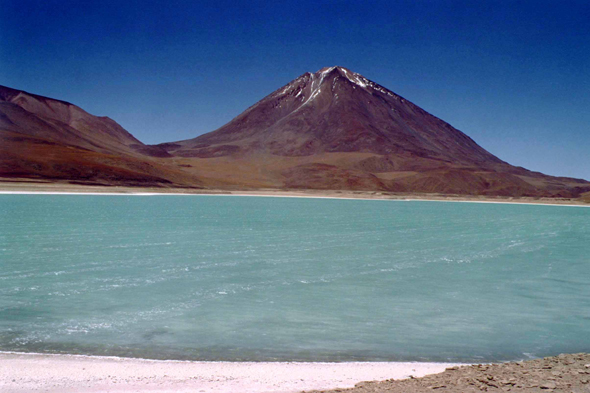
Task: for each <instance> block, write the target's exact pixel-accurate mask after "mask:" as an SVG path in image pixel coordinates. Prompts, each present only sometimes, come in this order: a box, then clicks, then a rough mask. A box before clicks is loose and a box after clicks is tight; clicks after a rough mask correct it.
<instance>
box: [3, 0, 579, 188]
mask: <svg viewBox="0 0 590 393" xmlns="http://www.w3.org/2000/svg"><path fill="white" fill-rule="evenodd" d="M0 5H1V7H0V8H1V10H0V84H2V85H6V86H9V87H13V88H17V89H22V90H26V91H29V92H31V93H36V94H41V95H45V96H49V97H54V98H59V99H63V100H66V101H70V102H72V103H74V104H76V105H78V106H80V107H82V108H83V109H85V110H87V111H88V112H90V113H92V114H94V115H100V116H109V117H111V118H113V119H115V120H116V121H117V122H119V123H120V124H121V125H122V126H123V127H125V128H126V129H127V130H128V131H129V132H131V133H132V134H133V135H135V136H136V137H137V138H139V139H140V140H142V141H143V142H145V143H159V142H168V141H174V140H180V139H187V138H192V137H195V136H197V135H199V134H202V133H205V132H209V131H212V130H214V129H216V128H218V127H220V126H222V125H223V124H225V123H227V122H228V121H229V120H231V119H232V118H233V117H235V116H237V115H238V114H239V113H241V112H242V111H243V110H245V109H246V108H247V107H248V106H250V105H252V104H254V103H255V102H256V101H258V100H260V99H261V98H263V97H264V96H266V95H267V94H269V93H271V92H272V91H274V90H275V89H277V88H279V87H281V86H282V85H284V84H286V83H288V82H289V81H290V80H292V79H294V78H296V77H297V76H299V75H301V74H303V73H304V72H307V71H313V72H315V71H317V70H318V69H320V68H322V67H325V66H333V65H341V66H344V67H347V68H349V69H351V70H353V71H355V72H359V73H361V74H363V75H364V76H365V77H367V78H369V79H371V80H373V81H375V82H377V83H379V84H381V85H384V86H385V87H387V88H389V89H391V90H393V91H394V92H396V93H398V94H400V95H402V96H404V97H405V98H407V99H408V100H410V101H412V102H414V103H415V104H417V105H419V106H421V107H422V108H424V109H425V110H427V111H428V112H430V113H432V114H434V115H436V116H438V117H440V118H441V119H443V120H445V121H447V122H449V123H450V124H451V125H453V126H454V127H456V128H458V129H460V130H461V131H463V132H465V133H466V134H467V135H469V136H471V137H472V138H473V139H474V140H475V141H476V142H478V143H479V144H480V145H481V146H483V147H484V148H486V149H487V150H489V151H490V152H492V153H494V154H496V155H497V156H498V157H500V158H501V159H503V160H506V161H508V162H510V163H511V164H514V165H520V166H524V167H526V168H528V169H532V170H538V171H542V172H545V173H548V174H552V175H563V176H573V177H583V178H586V179H590V154H589V152H590V23H589V21H590V2H588V1H586V0H584V1H568V0H563V1H544V0H536V1H508V0H507V1H502V0H496V1H486V0H481V1H450V0H429V1H396V0H390V1H370V0H365V1H321V0H316V1H289V0H285V1H274V2H271V1H268V2H267V1H243V2H241V1H237V0H234V1H225V0H216V1H174V0H167V1H131V0H126V1H120V0H117V1H108V0H106V1H105V0H101V1H92V2H90V1H88V2H87V1H81V0H80V1H67V0H57V1H56V0H42V1H32V0H0Z"/></svg>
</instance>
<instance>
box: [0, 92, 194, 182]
mask: <svg viewBox="0 0 590 393" xmlns="http://www.w3.org/2000/svg"><path fill="white" fill-rule="evenodd" d="M167 156H169V154H168V153H166V151H165V150H163V149H162V148H159V147H155V146H146V145H144V144H143V143H141V142H140V141H139V140H137V139H136V138H134V137H133V136H132V135H131V134H130V133H128V132H127V131H126V130H125V129H123V128H122V127H121V126H120V125H119V124H117V123H116V122H115V121H113V120H111V119H109V118H106V117H96V116H93V115H90V114H89V113H87V112H85V111H84V110H82V109H81V108H79V107H77V106H75V105H72V104H70V103H68V102H65V101H59V100H54V99H51V98H47V97H42V96H38V95H35V94H29V93H26V92H24V91H20V90H15V89H11V88H8V87H3V86H0V176H1V177H8V178H10V177H12V178H14V177H24V178H42V179H52V180H71V181H78V182H91V183H98V184H105V185H114V184H121V185H138V186H148V185H151V186H154V185H156V186H157V185H175V184H179V185H195V186H199V185H200V181H199V180H198V179H194V178H193V177H192V176H190V175H187V174H186V173H184V172H182V171H180V170H176V169H174V168H169V167H167V166H164V165H162V164H161V163H160V162H159V161H158V160H157V158H161V157H167Z"/></svg>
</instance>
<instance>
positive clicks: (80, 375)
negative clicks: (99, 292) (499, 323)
mask: <svg viewBox="0 0 590 393" xmlns="http://www.w3.org/2000/svg"><path fill="white" fill-rule="evenodd" d="M451 366H453V364H450V363H401V362H400V363H398V362H374V363H269V362H260V363H258V362H191V361H162V360H145V359H127V358H115V357H95V356H78V355H45V354H28V353H12V352H2V353H0V391H1V392H3V393H22V392H34V391H43V392H56V393H57V392H60V393H62V392H63V393H73V392H93V393H96V392H159V393H164V392H166V393H168V392H170V393H172V392H207V393H211V392H220V393H221V392H224V393H225V392H227V393H229V392H232V393H237V392H240V393H242V392H243V393H254V392H256V393H265V392H266V393H270V392H273V393H287V392H289V393H290V392H300V391H302V390H311V389H320V390H321V389H335V388H350V387H353V386H354V385H355V384H356V383H358V382H361V381H369V380H385V379H390V378H394V379H401V378H408V377H409V376H410V375H412V376H416V377H421V376H424V375H427V374H433V373H439V372H442V371H444V370H445V368H447V367H451Z"/></svg>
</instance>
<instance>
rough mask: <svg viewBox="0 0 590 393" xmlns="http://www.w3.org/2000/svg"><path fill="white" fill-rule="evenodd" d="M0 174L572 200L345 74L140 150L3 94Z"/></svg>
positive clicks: (83, 119) (116, 129)
mask: <svg viewBox="0 0 590 393" xmlns="http://www.w3.org/2000/svg"><path fill="white" fill-rule="evenodd" d="M0 178H38V179H47V180H50V181H53V180H56V181H74V182H82V183H86V184H104V185H131V186H165V187H169V186H170V187H179V186H181V187H198V188H219V189H261V188H276V189H329V190H371V191H391V192H408V193H414V192H418V193H444V194H468V195H502V196H548V197H565V198H572V197H573V198H577V197H579V196H580V195H582V194H584V193H586V194H585V195H587V194H588V192H590V183H589V182H587V181H585V180H579V179H570V178H558V177H551V176H546V175H543V174H541V173H538V172H531V171H528V170H526V169H524V168H519V167H514V166H511V165H509V164H507V163H505V162H503V161H502V160H500V159H498V158H497V157H495V156H494V155H492V154H490V153H489V152H487V151H486V150H485V149H483V148H482V147H480V146H479V145H477V144H476V143H475V142H474V141H473V140H472V139H471V138H469V137H468V136H467V135H465V134H463V133H462V132H460V131H458V130H457V129H455V128H453V127H452V126H450V125H449V124H447V123H445V122H444V121H442V120H440V119H438V118H437V117H435V116H432V115H430V114H429V113H427V112H426V111H424V110H422V109H421V108H419V107H418V106H416V105H414V104H412V103H411V102H409V101H407V100H405V99H404V98H402V97H400V96H398V95H397V94H395V93H393V92H391V91H390V90H388V89H386V88H384V87H383V86H380V85H378V84H376V83H374V82H372V81H370V80H368V79H366V78H364V77H363V76H361V75H359V74H356V73H354V72H352V71H349V70H347V69H345V68H342V67H330V68H323V69H321V70H319V71H318V72H316V73H313V74H312V73H306V74H304V75H302V76H300V77H299V78H297V79H295V80H293V81H292V82H290V83H289V84H287V85H285V86H283V87H282V88H280V89H278V90H276V91H275V92H273V93H272V94H270V95H269V96H267V97H265V98H264V99H262V100H261V101H260V102H258V103H256V104H255V105H253V106H251V107H250V108H248V109H247V110H246V111H245V112H243V113H242V114H240V115H239V116H238V117H236V118H235V119H233V120H232V121H231V122H229V123H228V124H226V125H225V126H223V127H221V128H220V129H218V130H216V131H213V132H211V133H208V134H205V135H201V136H199V137H197V138H194V139H190V140H185V141H179V142H171V143H164V144H161V145H157V146H147V145H144V144H143V143H141V142H140V141H139V140H137V139H136V138H135V137H133V136H132V135H131V134H130V133H128V132H127V131H126V130H125V129H123V128H122V127H121V126H120V125H119V124H117V123H116V122H115V121H113V120H111V119H109V118H106V117H96V116H93V115H90V114H89V113H87V112H85V111H84V110H82V109H81V108H79V107H77V106H75V105H72V104H70V103H67V102H64V101H60V100H55V99H51V98H47V97H42V96H38V95H35V94H30V93H26V92H24V91H20V90H15V89H11V88H7V87H2V86H0Z"/></svg>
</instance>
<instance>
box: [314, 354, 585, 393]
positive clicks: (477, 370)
mask: <svg viewBox="0 0 590 393" xmlns="http://www.w3.org/2000/svg"><path fill="white" fill-rule="evenodd" d="M319 392H320V391H314V392H308V393H319ZM321 392H323V393H328V392H330V393H332V392H343V393H344V392H346V393H375V392H388V393H410V392H411V393H422V392H429V393H431V392H438V393H451V392H453V393H456V392H466V393H468V392H570V393H582V392H590V354H586V353H578V354H568V355H559V356H555V357H547V358H544V359H535V360H528V361H523V362H513V363H499V364H477V365H471V366H462V367H451V368H448V369H446V370H445V371H444V372H442V373H440V374H433V375H427V376H425V377H423V378H409V379H404V380H387V381H381V382H361V383H359V384H357V385H356V386H355V387H354V388H351V389H336V390H330V391H321Z"/></svg>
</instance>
